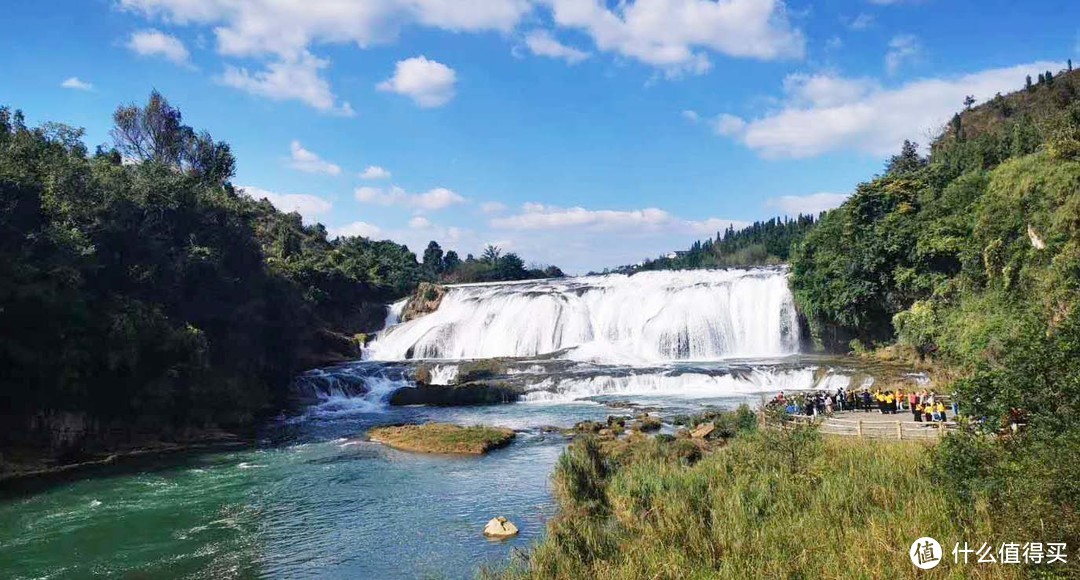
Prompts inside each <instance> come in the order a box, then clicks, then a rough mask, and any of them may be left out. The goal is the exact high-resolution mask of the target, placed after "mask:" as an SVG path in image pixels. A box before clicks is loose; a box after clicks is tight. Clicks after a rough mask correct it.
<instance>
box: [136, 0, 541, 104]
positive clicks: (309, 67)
mask: <svg viewBox="0 0 1080 580" xmlns="http://www.w3.org/2000/svg"><path fill="white" fill-rule="evenodd" d="M118 4H119V6H120V7H121V8H122V9H125V10H129V11H133V12H137V13H140V14H142V15H144V16H146V17H148V18H152V19H157V20H162V21H164V22H168V23H170V24H175V25H193V26H205V27H212V28H213V30H214V34H215V36H216V40H217V51H218V53H219V54H221V55H223V56H226V57H241V58H261V59H265V61H266V66H265V68H264V69H262V70H258V69H256V70H255V71H250V70H248V69H246V68H237V67H235V66H228V67H227V68H226V70H225V74H224V75H222V76H221V77H220V78H221V80H222V82H223V83H224V84H226V85H228V86H232V87H236V88H238V89H241V90H245V91H247V92H250V93H252V94H255V95H258V96H262V97H267V98H271V99H275V100H296V101H300V102H303V103H306V104H308V105H310V106H312V107H314V108H316V109H318V110H320V111H324V112H331V113H337V114H341V115H345V116H352V115H353V110H352V108H351V107H350V106H349V104H348V103H346V102H338V100H337V99H336V97H335V96H334V93H333V91H332V90H331V88H330V84H329V82H328V81H327V80H326V79H325V78H323V77H322V74H321V73H322V71H323V69H325V68H327V66H328V65H329V63H328V61H326V60H325V59H320V58H317V57H315V56H313V55H312V53H311V47H312V46H314V45H318V44H354V45H356V46H359V47H361V48H367V47H370V46H372V45H376V44H380V43H387V42H391V41H393V40H394V39H396V38H397V35H398V31H399V30H400V29H401V28H402V27H403V26H406V25H410V24H414V25H421V26H427V27H431V28H436V29H441V30H449V31H455V32H480V31H489V30H494V31H500V32H507V33H508V32H510V31H511V30H513V28H514V27H515V26H516V25H517V24H518V22H520V21H521V19H522V18H523V17H524V16H525V15H526V14H527V13H528V12H529V11H531V10H532V4H531V3H530V2H529V1H528V0H372V1H362V2H361V1H357V2H348V1H335V2H310V1H307V0H235V1H228V2H226V1H222V0H118ZM181 46H182V45H181ZM184 53H185V55H186V50H185V51H184ZM177 54H178V53H177ZM184 60H186V56H185V59H184ZM451 96H452V93H451ZM440 98H446V97H445V93H442V96H441V97H440V96H438V94H437V95H436V96H435V97H425V98H424V99H425V101H427V102H437V101H439V99H440ZM432 106H434V105H432Z"/></svg>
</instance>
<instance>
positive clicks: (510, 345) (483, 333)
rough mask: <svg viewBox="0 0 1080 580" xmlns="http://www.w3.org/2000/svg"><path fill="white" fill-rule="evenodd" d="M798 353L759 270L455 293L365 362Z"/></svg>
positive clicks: (781, 278)
mask: <svg viewBox="0 0 1080 580" xmlns="http://www.w3.org/2000/svg"><path fill="white" fill-rule="evenodd" d="M402 305H403V304H402V303H396V304H394V305H393V307H392V308H391V309H390V311H391V312H390V313H389V315H388V317H387V321H388V322H390V321H391V319H393V321H394V322H397V315H398V313H400V309H401V306H402ZM798 347H799V325H798V321H797V315H796V312H795V306H794V301H793V298H792V295H791V292H790V291H789V289H788V285H787V270H786V269H784V268H756V269H749V270H693V271H677V272H671V271H666V272H642V273H639V274H635V275H633V276H626V275H621V274H612V275H604V276H585V277H579V278H566V279H552V280H539V281H529V282H513V283H495V284H472V285H462V286H454V287H451V288H450V289H449V292H448V293H447V295H446V296H445V297H444V298H443V300H442V303H441V304H440V306H439V308H438V310H436V311H435V312H433V313H431V314H428V315H425V316H422V317H420V318H418V319H415V320H411V321H409V322H405V323H401V324H395V325H392V326H390V327H388V328H387V329H386V330H385V331H384V332H382V333H380V335H379V336H378V338H377V339H376V340H375V341H374V342H373V343H372V344H370V345H369V347H368V349H367V351H366V358H367V359H369V360H386V361H391V360H405V359H476V358H492V357H532V356H537V355H544V354H549V353H559V355H560V356H563V357H565V358H569V359H574V360H588V361H595V362H605V363H613V362H614V363H619V362H641V361H670V360H719V359H725V358H735V357H737V358H750V357H775V356H783V355H787V354H792V353H796V352H797V351H798Z"/></svg>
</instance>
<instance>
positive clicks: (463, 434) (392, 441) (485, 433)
mask: <svg viewBox="0 0 1080 580" xmlns="http://www.w3.org/2000/svg"><path fill="white" fill-rule="evenodd" d="M514 437H515V433H514V431H513V430H512V429H506V428H502V427H489V426H485V425H473V426H470V427H462V426H460V425H452V424H449V423H425V424H423V425H391V426H386V427H375V428H373V429H371V430H370V431H368V438H369V439H371V440H372V441H375V442H376V443H383V444H385V445H389V446H390V447H393V448H395V449H400V450H402V451H412V452H416V453H443V454H452V455H483V454H485V453H487V452H488V451H491V450H493V449H498V448H500V447H505V446H507V445H509V444H510V442H511V441H513V440H514Z"/></svg>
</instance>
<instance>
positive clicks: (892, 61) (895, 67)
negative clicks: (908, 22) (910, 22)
mask: <svg viewBox="0 0 1080 580" xmlns="http://www.w3.org/2000/svg"><path fill="white" fill-rule="evenodd" d="M920 55H922V44H921V43H920V42H919V39H918V37H916V36H915V35H913V34H898V35H896V36H894V37H893V38H892V40H890V41H889V51H888V52H886V53H885V70H887V71H888V72H889V74H896V73H897V71H899V70H900V67H901V66H903V65H904V64H905V63H908V62H911V61H914V60H917V59H918V58H919V56H920Z"/></svg>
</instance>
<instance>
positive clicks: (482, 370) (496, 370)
mask: <svg viewBox="0 0 1080 580" xmlns="http://www.w3.org/2000/svg"><path fill="white" fill-rule="evenodd" d="M505 373H506V367H505V366H504V365H503V363H502V361H500V360H499V359H493V358H491V359H482V360H474V361H469V362H466V363H462V364H461V365H459V366H458V374H457V378H455V379H454V383H455V384H459V385H462V384H465V383H472V382H475V381H485V380H490V379H493V378H496V377H498V376H500V375H502V374H505Z"/></svg>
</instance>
